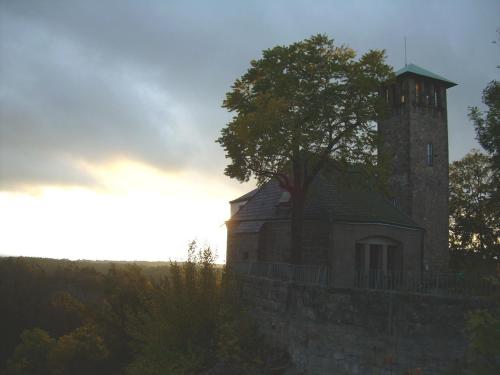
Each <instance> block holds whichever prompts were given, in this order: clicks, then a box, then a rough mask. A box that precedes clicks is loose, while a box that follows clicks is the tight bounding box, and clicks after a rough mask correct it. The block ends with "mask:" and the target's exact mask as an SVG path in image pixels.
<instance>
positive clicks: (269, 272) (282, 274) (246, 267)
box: [230, 262, 329, 286]
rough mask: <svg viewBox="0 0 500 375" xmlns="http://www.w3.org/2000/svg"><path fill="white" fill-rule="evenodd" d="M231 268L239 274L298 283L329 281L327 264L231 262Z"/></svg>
mask: <svg viewBox="0 0 500 375" xmlns="http://www.w3.org/2000/svg"><path fill="white" fill-rule="evenodd" d="M230 268H231V269H232V270H233V271H234V272H236V273H238V274H243V275H248V276H253V277H260V278H267V279H273V280H280V281H286V282H294V283H296V284H304V285H317V286H327V285H328V281H329V277H328V267H327V266H314V265H294V264H289V263H271V262H231V264H230Z"/></svg>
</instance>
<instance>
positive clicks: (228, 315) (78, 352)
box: [0, 242, 287, 375]
mask: <svg viewBox="0 0 500 375" xmlns="http://www.w3.org/2000/svg"><path fill="white" fill-rule="evenodd" d="M188 257H189V259H188V261H187V262H185V263H172V264H170V266H169V268H168V270H166V272H164V273H163V276H162V277H161V278H160V277H158V275H157V274H156V273H155V274H150V277H147V276H146V275H144V274H143V272H142V270H143V268H141V267H138V266H136V265H120V266H117V267H113V266H112V267H108V271H107V273H105V274H103V273H99V272H96V271H95V270H93V269H92V268H90V267H88V265H86V264H83V263H78V264H77V263H68V262H67V261H62V262H61V264H60V266H57V265H55V264H54V263H53V262H49V263H50V270H47V268H46V267H43V266H42V267H40V266H39V262H40V260H37V259H24V258H3V259H2V258H0V300H1V301H2V310H1V313H2V319H0V323H1V324H2V326H1V328H2V331H1V332H2V334H1V335H0V345H1V348H2V350H5V352H3V351H2V353H1V355H2V356H3V359H2V360H1V361H0V374H8V375H17V374H35V375H37V374H40V375H42V374H43V375H45V374H51V375H66V374H77V375H78V374H96V375H99V374H106V375H113V374H116V375H118V374H120V375H121V374H124V373H129V374H166V373H168V374H194V373H206V374H218V373H238V374H246V373H248V374H250V373H259V374H266V373H268V372H269V371H268V370H269V368H270V367H271V366H272V367H284V366H285V365H287V358H286V356H285V355H284V354H283V353H282V352H280V351H276V350H274V351H272V350H271V349H270V348H269V346H267V345H266V344H265V342H264V341H263V340H262V337H260V336H259V335H258V334H257V333H256V330H255V327H254V326H253V323H252V322H251V319H250V318H249V317H248V316H247V315H246V314H245V313H244V311H243V310H242V308H241V307H240V306H239V305H238V303H237V301H238V296H237V294H236V288H235V287H234V280H233V279H232V278H231V277H229V275H227V274H225V273H223V272H222V269H221V268H220V267H218V266H216V265H215V264H214V260H215V257H214V254H213V252H212V251H211V250H210V248H209V247H204V248H200V247H198V246H197V245H196V243H194V242H193V243H192V244H191V245H190V247H189V250H188ZM42 264H46V262H45V261H42ZM80 265H82V266H80ZM147 269H149V268H147ZM147 269H146V271H147ZM45 270H47V272H46V271H45ZM271 353H273V354H271ZM274 353H277V354H274ZM273 373H279V372H273Z"/></svg>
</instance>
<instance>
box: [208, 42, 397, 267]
mask: <svg viewBox="0 0 500 375" xmlns="http://www.w3.org/2000/svg"><path fill="white" fill-rule="evenodd" d="M250 65H251V66H250V68H249V69H248V71H247V72H246V73H245V74H244V75H243V76H242V77H240V78H239V79H237V80H236V81H235V83H234V85H233V86H232V90H231V91H230V92H228V93H227V94H226V99H225V101H224V103H223V107H224V108H226V109H227V110H229V111H230V112H233V113H234V116H233V118H232V120H231V121H230V122H229V123H228V124H227V126H226V127H225V128H223V129H222V132H221V136H220V138H219V139H217V142H218V143H220V144H221V145H222V146H223V147H224V150H225V152H226V157H227V158H229V159H230V160H231V161H230V164H229V165H228V166H227V167H226V169H225V173H226V175H228V176H229V177H232V178H236V179H238V180H239V181H248V180H249V179H250V178H251V177H254V178H256V180H257V182H258V183H259V184H263V183H265V182H267V181H268V180H269V179H271V178H275V179H277V180H278V182H279V184H280V185H281V187H282V188H283V189H285V190H286V191H288V192H289V193H290V197H291V198H290V199H291V203H292V228H291V229H292V230H291V232H292V238H291V246H292V248H291V250H292V261H293V262H295V263H298V262H300V260H301V248H302V246H301V244H302V222H303V211H304V203H305V199H306V195H307V192H308V189H309V187H310V185H311V183H312V181H313V180H314V178H315V177H316V176H317V175H318V173H319V172H320V171H321V170H322V169H323V168H324V167H325V165H326V164H330V165H331V164H334V165H347V164H349V163H357V164H364V165H367V164H368V165H375V164H376V146H377V142H376V128H375V121H376V120H377V118H378V117H379V115H380V114H381V112H382V111H383V108H384V105H383V101H382V100H381V98H380V97H379V95H378V91H379V89H380V87H381V85H382V83H383V82H386V81H388V80H389V79H390V78H392V75H393V73H392V68H391V67H390V66H388V65H386V64H385V52H384V51H381V50H371V51H369V52H367V53H365V54H364V55H362V56H361V57H360V58H359V59H356V53H355V52H354V50H352V49H351V48H349V47H347V46H344V45H341V46H335V45H334V42H333V40H331V39H329V38H328V37H327V36H326V35H315V36H312V37H311V38H309V39H305V40H303V41H301V42H297V43H294V44H291V45H289V46H277V47H274V48H271V49H268V50H265V51H263V54H262V58H261V59H259V60H253V61H251V63H250Z"/></svg>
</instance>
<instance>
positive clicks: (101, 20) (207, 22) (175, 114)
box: [0, 0, 500, 189]
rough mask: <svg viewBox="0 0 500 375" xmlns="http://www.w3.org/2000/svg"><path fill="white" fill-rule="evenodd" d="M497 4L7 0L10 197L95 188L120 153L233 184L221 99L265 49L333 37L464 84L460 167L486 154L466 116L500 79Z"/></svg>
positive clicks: (458, 109)
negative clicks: (34, 188) (225, 173)
mask: <svg viewBox="0 0 500 375" xmlns="http://www.w3.org/2000/svg"><path fill="white" fill-rule="evenodd" d="M498 14H500V6H499V5H498V3H497V2H495V1H491V2H488V1H483V2H478V3H477V4H474V3H471V2H460V1H448V2H445V1H440V2H428V3H426V4H422V3H420V2H419V3H413V2H412V3H410V2H377V3H376V4H375V3H373V2H372V1H366V2H362V1H360V2H353V3H351V2H344V1H342V2H340V1H339V2H326V1H325V2H314V5H312V4H311V3H310V2H306V1H302V2H299V1H295V2H290V1H274V2H264V1H252V2H246V3H243V2H234V1H219V2H203V1H198V2H194V1H169V2H165V1H150V2H136V1H48V0H47V1H43V2H41V1H3V2H2V3H1V4H0V78H1V79H0V156H1V159H0V189H1V188H3V189H13V188H15V187H16V186H18V185H20V184H35V185H36V184H39V183H51V184H63V183H66V184H77V185H93V184H95V181H93V180H92V177H91V176H89V175H87V174H86V172H85V170H82V169H81V168H79V162H80V161H84V162H87V163H100V162H105V161H107V160H109V159H113V158H116V157H128V158H131V159H135V160H139V161H143V162H145V163H148V164H151V165H154V166H155V167H158V168H161V169H164V170H177V169H182V168H186V167H190V168H196V169H199V170H203V171H215V172H216V173H220V175H221V178H223V177H222V173H221V171H222V169H223V168H224V163H225V162H224V157H223V153H222V150H221V149H220V147H219V146H218V145H216V144H215V143H214V142H213V140H214V139H215V138H216V137H217V135H218V132H219V129H220V128H221V127H222V126H223V125H224V123H225V122H226V121H227V120H228V118H229V115H228V114H227V113H225V112H224V111H223V110H222V109H221V108H220V104H221V102H222V99H223V96H224V93H225V92H226V91H227V90H228V89H229V86H230V85H231V83H232V82H233V80H234V79H235V78H237V77H238V76H239V75H241V74H242V73H243V72H244V71H245V70H246V68H247V66H248V62H249V61H250V60H251V59H252V58H258V57H259V55H260V51H261V50H262V49H265V48H268V47H272V46H274V45H276V44H286V43H291V42H293V41H297V40H301V39H303V38H305V37H308V36H310V35H311V34H314V33H318V32H326V33H328V34H329V35H330V36H332V37H334V38H335V39H336V40H337V42H339V43H347V44H349V45H351V46H352V47H353V48H355V49H356V50H359V51H366V50H368V49H370V48H385V49H386V50H387V52H388V56H389V60H388V61H389V62H390V63H391V64H393V65H395V67H396V68H397V67H400V66H401V65H402V63H403V48H402V45H403V42H402V41H403V36H404V35H406V36H407V37H408V47H409V50H408V55H409V60H410V61H412V62H414V63H416V64H418V65H421V66H423V67H425V68H428V69H430V70H433V71H435V72H436V73H439V74H442V75H444V76H446V77H447V78H449V79H451V80H454V81H456V82H457V83H459V86H458V87H456V88H453V89H452V90H451V91H450V97H449V102H450V106H449V123H450V124H449V125H450V151H451V158H453V159H456V158H459V157H461V156H462V155H463V154H464V153H465V152H467V151H468V149H470V148H471V147H473V146H474V145H475V142H474V140H473V130H472V127H471V126H470V124H469V123H468V120H467V118H466V112H467V106H468V105H473V104H478V103H479V100H480V94H481V89H482V88H483V87H484V86H485V84H486V83H487V82H488V81H489V80H491V79H492V78H495V76H496V77H498V69H495V66H496V65H497V64H498V53H499V47H498V46H495V45H492V44H491V40H492V39H494V38H495V29H496V27H497V26H499V25H498Z"/></svg>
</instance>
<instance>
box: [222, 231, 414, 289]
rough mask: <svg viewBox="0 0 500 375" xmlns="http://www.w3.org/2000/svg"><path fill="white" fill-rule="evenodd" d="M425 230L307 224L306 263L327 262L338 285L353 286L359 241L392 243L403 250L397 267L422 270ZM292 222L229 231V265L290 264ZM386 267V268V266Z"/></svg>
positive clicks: (304, 236)
mask: <svg viewBox="0 0 500 375" xmlns="http://www.w3.org/2000/svg"><path fill="white" fill-rule="evenodd" d="M422 234H423V233H422V231H421V230H419V229H417V228H402V227H397V226H394V225H386V224H378V223H343V222H338V223H328V222H325V221H306V222H305V223H304V235H303V243H304V252H303V263H304V264H309V265H328V266H329V269H330V270H331V271H332V272H331V275H332V279H331V282H332V283H334V285H336V286H338V287H352V286H354V285H353V283H354V280H355V278H354V271H355V268H356V260H355V258H356V244H357V243H383V242H388V243H393V244H395V245H396V246H397V247H398V248H399V250H400V251H401V253H402V264H401V265H400V267H399V268H398V269H397V270H404V271H405V272H413V273H417V274H419V273H420V272H421V263H422V256H423V253H422V247H423V246H422V244H423V243H422ZM290 238H291V236H290V222H288V221H281V222H280V221H277V222H267V223H264V224H263V225H262V226H261V227H260V230H259V231H258V232H254V233H234V231H232V230H231V228H229V231H228V245H227V246H228V255H227V256H228V264H230V263H231V262H232V261H246V260H248V261H259V262H278V263H282V262H284V263H288V262H289V261H290ZM386 269H387V267H386Z"/></svg>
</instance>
